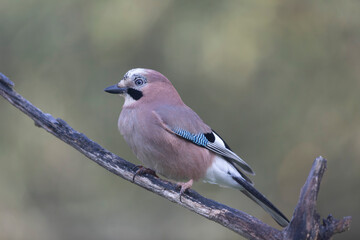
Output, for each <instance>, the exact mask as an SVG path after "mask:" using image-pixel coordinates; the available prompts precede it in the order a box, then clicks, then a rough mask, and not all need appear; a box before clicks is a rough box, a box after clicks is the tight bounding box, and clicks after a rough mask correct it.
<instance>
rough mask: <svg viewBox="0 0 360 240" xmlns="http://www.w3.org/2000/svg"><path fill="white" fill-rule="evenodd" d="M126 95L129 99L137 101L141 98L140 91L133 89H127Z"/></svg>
mask: <svg viewBox="0 0 360 240" xmlns="http://www.w3.org/2000/svg"><path fill="white" fill-rule="evenodd" d="M127 94H129V95H130V97H132V98H133V99H134V100H139V99H140V98H142V96H143V93H142V92H141V91H139V90H136V89H133V88H128V90H127Z"/></svg>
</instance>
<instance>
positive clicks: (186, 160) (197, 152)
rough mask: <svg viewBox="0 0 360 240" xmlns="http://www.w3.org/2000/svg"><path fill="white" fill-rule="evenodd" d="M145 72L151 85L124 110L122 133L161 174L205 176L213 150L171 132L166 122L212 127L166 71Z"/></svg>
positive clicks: (192, 128) (201, 129)
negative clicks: (179, 92)
mask: <svg viewBox="0 0 360 240" xmlns="http://www.w3.org/2000/svg"><path fill="white" fill-rule="evenodd" d="M145 76H146V78H147V79H148V83H149V85H148V86H146V87H144V88H143V89H142V92H143V94H144V97H143V98H141V99H139V100H138V101H136V102H133V103H131V104H129V105H126V106H125V107H123V109H122V111H121V114H120V117H119V122H118V127H119V130H120V132H121V134H122V135H123V136H124V138H125V141H126V142H127V143H128V144H129V146H130V148H131V149H132V150H133V152H134V153H135V155H136V157H137V158H138V159H139V160H140V161H141V162H142V163H143V164H144V165H145V166H147V167H149V168H151V169H154V170H155V171H156V172H158V173H160V174H161V175H163V176H165V177H167V178H170V179H174V180H190V179H194V180H199V179H200V178H203V177H204V175H205V173H206V171H207V169H208V167H209V166H210V165H211V163H212V153H211V152H210V151H209V150H207V149H205V148H202V147H200V146H197V145H194V144H192V143H191V142H189V141H184V140H183V139H181V138H179V137H178V136H176V135H174V134H173V133H170V132H169V131H168V130H167V129H166V127H165V125H168V124H169V123H171V124H174V125H176V126H178V127H182V128H184V129H188V130H189V131H191V132H195V133H196V132H198V133H200V132H211V129H210V127H209V126H207V125H206V124H205V123H203V121H202V120H201V119H200V117H199V116H198V115H197V114H196V113H195V112H194V111H192V110H191V109H190V108H189V107H187V106H186V105H185V104H184V103H183V101H182V100H181V98H180V96H179V95H178V94H177V92H176V90H175V88H174V87H173V86H172V84H171V83H170V81H169V80H168V79H167V78H165V77H164V76H163V75H162V74H160V73H158V72H155V71H151V70H147V72H146V74H145ZM160 99H161V101H160ZM144 103H145V104H144ZM179 115H180V116H182V117H181V118H179V117H178V116H179ZM191 119H192V120H191ZM164 124H165V125H164ZM149 143H152V144H149Z"/></svg>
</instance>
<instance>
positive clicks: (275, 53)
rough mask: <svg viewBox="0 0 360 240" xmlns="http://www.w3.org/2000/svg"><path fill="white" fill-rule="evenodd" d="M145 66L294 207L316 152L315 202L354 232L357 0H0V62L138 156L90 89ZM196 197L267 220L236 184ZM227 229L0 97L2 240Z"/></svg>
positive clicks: (226, 234)
mask: <svg viewBox="0 0 360 240" xmlns="http://www.w3.org/2000/svg"><path fill="white" fill-rule="evenodd" d="M135 67H146V68H152V69H156V70H158V71H160V72H162V73H163V74H165V75H166V76H167V77H168V78H169V79H170V80H171V81H172V82H173V84H174V85H175V87H176V88H177V90H178V91H179V93H180V95H181V96H182V98H183V100H184V102H185V103H187V104H188V105H189V106H190V107H192V108H193V109H194V110H195V111H196V112H197V113H198V114H199V115H200V116H201V117H202V118H203V119H204V121H205V122H207V123H208V124H209V125H210V126H211V127H212V128H213V129H216V131H217V132H218V133H220V134H221V135H222V137H223V138H225V139H226V140H227V142H228V143H229V145H230V146H231V147H232V148H233V150H234V151H235V152H237V153H238V154H239V155H240V156H242V157H243V158H244V159H245V160H246V161H247V162H248V163H249V164H250V165H251V166H252V167H253V169H254V170H255V171H256V173H257V175H256V176H255V177H254V178H253V180H254V181H255V183H256V187H257V188H258V189H259V190H260V191H261V192H263V193H264V194H265V195H266V196H267V197H268V198H269V199H270V200H271V201H272V202H274V203H275V205H276V206H278V207H279V208H280V209H281V210H282V211H283V212H284V213H285V214H286V215H287V216H291V215H292V212H293V209H294V207H295V205H296V203H297V199H298V195H299V191H300V188H301V186H302V185H303V184H304V182H305V179H306V177H307V175H308V172H309V170H310V167H311V165H312V162H313V160H314V159H315V157H317V156H319V155H322V156H324V157H326V158H327V159H328V170H327V172H326V174H325V177H324V179H323V182H322V185H321V191H320V195H319V199H318V211H319V212H320V213H321V214H322V216H323V217H325V216H327V214H329V213H332V214H333V215H334V216H335V217H336V218H339V217H342V216H347V215H352V216H353V224H352V229H351V231H350V232H347V233H344V234H341V235H338V236H337V237H335V239H359V237H360V224H359V221H358V219H359V217H360V212H359V210H360V207H359V204H360V192H359V187H360V184H359V183H360V161H359V160H360V93H359V92H360V2H359V1H356V0H353V1H351V0H345V1H310V0H305V1H297V0H289V1H280V0H277V1H260V0H252V1H240V0H239V1H237V0H236V1H235V0H227V1H215V0H214V1H174V0H162V1H150V0H149V1H146V0H143V1H138V0H135V1H130V0H124V1H119V0H113V1H111V0H107V1H95V0H87V1H85V0H79V1H70V0H63V1H48V0H26V1H25V0H24V1H20V0H19V1H18V0H16V1H14V0H0V71H1V72H3V73H4V74H6V75H7V76H8V77H10V79H12V80H13V81H14V82H15V84H16V86H15V89H16V91H18V92H19V93H20V94H22V95H23V96H24V97H26V98H27V99H28V100H30V101H31V102H32V103H33V104H35V105H36V106H37V107H39V108H40V109H42V110H43V111H45V112H48V113H51V114H52V115H53V116H54V117H60V118H63V119H64V120H65V121H67V122H68V123H69V124H70V125H71V126H72V127H74V128H75V129H76V130H78V131H81V132H83V133H85V134H86V135H87V136H88V137H90V138H91V139H93V140H95V141H97V142H98V143H100V144H101V145H102V146H104V147H105V148H107V149H109V150H111V151H112V152H114V153H116V154H118V155H119V156H121V157H123V158H125V159H128V160H130V161H132V162H134V163H137V164H138V163H139V162H138V161H137V160H136V159H135V157H134V155H133V154H132V153H131V151H130V149H129V148H128V147H127V145H126V143H125V142H124V140H123V139H122V137H121V136H120V134H119V133H118V131H117V118H118V115H119V113H120V110H121V105H122V103H123V100H122V99H121V98H120V97H117V96H113V95H110V94H105V93H104V92H103V89H104V88H105V87H107V86H109V85H112V84H115V83H116V82H118V81H119V80H120V79H121V78H122V76H123V75H124V74H125V73H126V72H127V70H129V69H131V68H135ZM194 189H195V190H197V191H198V192H200V193H201V194H202V195H204V196H207V197H209V198H212V199H214V200H216V201H219V202H221V203H224V204H227V205H229V206H231V207H234V208H237V209H240V210H243V211H245V212H247V213H250V214H252V215H254V216H256V217H258V218H260V219H261V220H263V221H265V222H266V223H268V224H271V225H273V226H275V227H277V225H276V224H275V223H274V222H273V221H272V219H271V218H270V217H269V216H268V215H267V214H266V213H265V212H264V211H263V210H262V209H261V208H260V207H258V206H256V205H255V204H253V203H252V202H251V201H250V200H248V199H247V198H246V197H245V196H244V195H242V194H241V193H240V192H238V191H236V190H232V189H225V188H220V187H218V186H214V185H210V184H203V183H198V184H196V185H195V186H194ZM198 238H202V239H208V240H210V239H239V236H238V235H236V234H235V233H233V232H231V231H230V230H227V229H225V228H223V227H222V226H220V225H218V224H215V223H213V222H210V221H208V220H206V219H204V218H202V217H200V216H198V215H196V214H194V213H192V212H190V211H188V210H186V209H184V208H182V207H180V206H177V205H175V204H173V203H170V202H168V201H167V200H164V199H162V198H160V197H158V196H156V195H154V194H152V193H150V192H147V191H145V190H143V189H141V188H139V187H137V186H135V185H133V184H130V183H128V182H126V181H124V180H122V179H121V178H119V177H117V176H115V175H113V174H111V173H109V172H107V171H106V170H104V169H102V168H101V167H99V166H98V165H96V164H95V163H93V162H92V161H90V160H88V159H87V158H85V157H84V156H83V155H81V154H80V153H79V152H77V151H76V150H74V149H72V148H71V147H69V146H68V145H66V144H64V143H63V142H61V141H59V140H58V139H57V138H55V137H53V136H52V135H50V134H48V133H46V132H45V131H44V130H42V129H39V128H37V127H35V126H34V124H33V122H32V121H31V120H30V119H29V118H28V117H27V116H25V115H24V114H22V113H21V112H20V111H19V110H17V109H15V108H14V107H12V106H11V105H10V104H9V103H8V102H7V101H5V100H4V99H0V239H4V240H7V239H14V240H17V239H37V240H42V239H52V240H57V239H59V240H60V239H88V240H91V239H198Z"/></svg>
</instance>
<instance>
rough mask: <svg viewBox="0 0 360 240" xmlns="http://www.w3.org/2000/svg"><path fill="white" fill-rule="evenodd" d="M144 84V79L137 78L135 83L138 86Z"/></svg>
mask: <svg viewBox="0 0 360 240" xmlns="http://www.w3.org/2000/svg"><path fill="white" fill-rule="evenodd" d="M143 84H144V80H142V79H141V78H138V79H135V85H136V86H140V85H143Z"/></svg>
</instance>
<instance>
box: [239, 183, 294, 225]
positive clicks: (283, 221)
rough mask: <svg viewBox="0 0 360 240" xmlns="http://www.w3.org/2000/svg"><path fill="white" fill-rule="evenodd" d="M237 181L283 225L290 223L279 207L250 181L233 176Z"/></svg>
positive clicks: (247, 193)
mask: <svg viewBox="0 0 360 240" xmlns="http://www.w3.org/2000/svg"><path fill="white" fill-rule="evenodd" d="M232 178H233V179H234V180H235V181H236V182H237V183H239V184H240V185H241V186H242V187H243V188H244V190H241V191H242V192H243V193H244V194H245V195H246V196H248V197H249V198H250V199H251V200H253V201H254V202H256V203H257V204H259V205H260V207H262V208H263V209H264V210H265V211H266V212H268V213H269V214H270V215H271V216H272V218H273V219H274V220H275V221H276V222H277V223H278V224H279V225H280V226H282V227H286V226H287V225H288V224H289V220H288V219H287V218H286V217H285V215H284V214H282V213H281V212H280V211H279V209H277V208H276V207H275V206H274V205H273V204H272V203H271V202H270V201H269V200H267V199H266V197H265V196H264V195H262V194H261V193H260V192H259V191H258V190H256V189H255V188H254V187H253V186H252V185H251V184H250V183H248V182H246V181H244V180H243V179H241V178H238V177H232Z"/></svg>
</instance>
